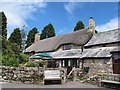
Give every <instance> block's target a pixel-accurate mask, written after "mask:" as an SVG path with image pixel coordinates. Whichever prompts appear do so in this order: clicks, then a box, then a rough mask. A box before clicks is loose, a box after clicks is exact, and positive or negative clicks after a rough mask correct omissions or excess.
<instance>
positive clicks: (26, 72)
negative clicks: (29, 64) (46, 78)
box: [2, 66, 43, 83]
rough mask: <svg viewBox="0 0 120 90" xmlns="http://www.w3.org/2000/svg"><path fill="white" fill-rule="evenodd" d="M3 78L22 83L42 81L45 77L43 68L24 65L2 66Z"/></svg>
mask: <svg viewBox="0 0 120 90" xmlns="http://www.w3.org/2000/svg"><path fill="white" fill-rule="evenodd" d="M2 78H3V80H9V81H11V82H12V81H17V82H20V83H21V82H22V83H40V81H41V80H42V78H43V71H42V69H39V70H38V69H37V68H24V67H17V68H15V67H6V66H3V67H2Z"/></svg>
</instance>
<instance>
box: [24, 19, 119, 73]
mask: <svg viewBox="0 0 120 90" xmlns="http://www.w3.org/2000/svg"><path fill="white" fill-rule="evenodd" d="M37 34H38V33H37ZM37 34H36V37H37ZM38 35H39V34H38ZM118 36H120V29H119V28H118V29H115V30H109V31H105V32H102V33H96V32H95V22H94V20H93V19H92V18H90V20H89V28H86V29H82V30H79V31H75V32H71V33H67V34H63V35H59V36H56V37H52V38H48V39H43V40H35V41H36V42H35V43H33V44H32V45H31V46H29V47H28V48H26V50H24V53H26V54H31V55H33V56H34V54H36V53H42V52H47V53H48V54H50V55H51V56H52V57H53V59H54V60H56V61H58V63H59V66H60V67H67V68H68V70H71V69H70V68H72V67H73V66H75V67H79V68H81V69H84V70H85V71H86V72H92V73H91V74H96V73H104V72H108V73H117V74H120V69H118V68H120V54H119V52H120V38H119V37H118ZM30 59H32V56H31V58H30Z"/></svg>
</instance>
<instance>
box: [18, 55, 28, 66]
mask: <svg viewBox="0 0 120 90" xmlns="http://www.w3.org/2000/svg"><path fill="white" fill-rule="evenodd" d="M19 58H20V63H23V64H24V63H25V62H27V61H28V56H27V55H25V54H24V53H20V55H19Z"/></svg>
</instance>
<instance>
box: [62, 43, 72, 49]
mask: <svg viewBox="0 0 120 90" xmlns="http://www.w3.org/2000/svg"><path fill="white" fill-rule="evenodd" d="M70 49H71V44H66V45H64V46H63V50H70Z"/></svg>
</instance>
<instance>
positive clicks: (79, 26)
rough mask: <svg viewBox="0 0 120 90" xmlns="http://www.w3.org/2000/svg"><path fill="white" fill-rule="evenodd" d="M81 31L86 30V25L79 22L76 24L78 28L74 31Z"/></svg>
mask: <svg viewBox="0 0 120 90" xmlns="http://www.w3.org/2000/svg"><path fill="white" fill-rule="evenodd" d="M80 29H84V24H83V22H82V21H78V22H77V23H76V26H75V27H74V31H77V30H80Z"/></svg>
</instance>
